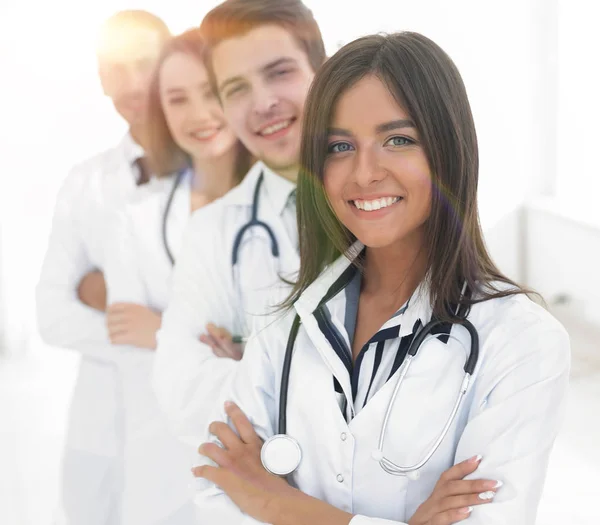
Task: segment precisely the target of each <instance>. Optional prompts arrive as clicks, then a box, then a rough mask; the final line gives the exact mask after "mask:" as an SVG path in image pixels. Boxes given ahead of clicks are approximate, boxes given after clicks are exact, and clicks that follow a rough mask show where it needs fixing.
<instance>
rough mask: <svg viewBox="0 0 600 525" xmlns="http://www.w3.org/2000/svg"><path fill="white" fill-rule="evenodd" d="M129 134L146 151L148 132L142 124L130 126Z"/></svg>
mask: <svg viewBox="0 0 600 525" xmlns="http://www.w3.org/2000/svg"><path fill="white" fill-rule="evenodd" d="M129 135H131V138H132V139H133V141H134V142H135V143H136V144H137V145H138V146H140V147H141V148H142V149H143V150H144V151H147V150H148V134H147V133H145V132H144V130H143V127H142V126H130V127H129Z"/></svg>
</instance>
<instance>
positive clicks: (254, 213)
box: [162, 169, 279, 343]
mask: <svg viewBox="0 0 600 525" xmlns="http://www.w3.org/2000/svg"><path fill="white" fill-rule="evenodd" d="M187 171H188V169H184V170H181V171H180V172H178V173H177V176H176V177H175V181H174V182H173V185H172V186H171V191H170V192H169V197H168V199H167V204H166V206H165V210H164V212H163V218H162V241H163V246H164V248H165V253H166V254H167V257H168V258H169V261H170V262H171V265H174V264H175V258H174V257H173V254H172V252H171V249H170V248H169V241H168V239H167V221H168V218H169V212H170V211H171V206H172V204H173V197H174V196H175V192H176V191H177V188H179V186H180V185H181V182H182V181H183V178H184V177H185V174H186V173H187ZM263 181H264V173H263V172H261V174H260V175H259V177H258V180H257V181H256V186H255V187H254V195H253V198H252V208H251V212H250V220H249V221H248V222H247V223H246V224H245V225H244V226H242V227H241V228H240V230H239V231H238V233H237V234H236V236H235V238H234V240H233V248H232V251H231V267H232V271H233V283H234V287H235V293H236V299H237V306H238V307H239V308H236V312H237V316H238V326H240V328H241V327H242V326H243V324H244V323H243V321H242V320H241V313H240V309H241V308H242V289H241V283H240V278H239V273H240V272H239V264H238V263H239V259H240V248H241V246H242V241H243V240H244V235H245V234H246V233H247V232H248V231H249V230H250V229H251V228H254V227H259V228H262V229H263V230H264V231H265V232H267V235H268V237H269V240H270V242H271V254H272V255H273V257H274V258H275V259H276V260H277V261H278V262H279V243H278V242H277V238H276V237H275V234H274V233H273V230H272V229H271V227H270V226H269V225H268V224H267V223H265V222H263V221H260V220H259V219H258V208H259V205H260V189H261V187H262V184H263ZM245 340H246V338H245V337H243V336H241V335H234V336H233V342H234V343H243V342H245Z"/></svg>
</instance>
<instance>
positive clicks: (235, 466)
mask: <svg viewBox="0 0 600 525" xmlns="http://www.w3.org/2000/svg"><path fill="white" fill-rule="evenodd" d="M225 412H226V414H227V416H228V417H229V419H230V420H231V422H232V423H233V425H234V427H235V429H236V430H237V432H238V434H239V437H238V435H237V434H236V433H235V432H234V431H233V430H232V429H231V427H230V426H229V425H227V424H226V423H222V422H214V423H211V425H210V427H209V430H210V433H211V434H213V435H214V436H215V437H217V438H218V440H219V441H220V442H221V443H222V444H223V446H222V447H220V446H219V445H217V444H216V443H203V444H202V445H201V446H200V448H199V449H198V452H199V453H200V454H201V455H203V456H206V457H207V458H210V459H212V460H213V461H214V462H215V463H216V464H217V465H219V466H220V467H223V468H224V469H226V470H228V471H230V472H232V473H233V474H235V475H236V476H238V477H240V478H242V479H243V480H245V481H247V482H249V483H250V484H251V485H253V486H254V487H258V488H262V489H265V490H268V491H270V492H275V493H286V492H289V490H290V486H289V485H288V484H287V482H286V481H285V479H283V478H280V477H279V476H275V475H273V474H271V473H269V472H267V471H266V470H265V468H264V467H263V466H262V462H261V460H260V450H261V447H262V444H263V442H262V439H260V437H259V436H258V435H257V434H256V432H255V431H254V427H253V426H252V423H250V421H249V420H248V418H247V417H246V415H245V414H244V413H243V412H242V410H241V409H240V407H238V406H237V405H236V404H235V403H231V402H229V401H228V402H226V403H225ZM192 472H193V473H194V475H195V476H196V473H197V472H198V470H197V468H194V469H192ZM197 477H201V476H197Z"/></svg>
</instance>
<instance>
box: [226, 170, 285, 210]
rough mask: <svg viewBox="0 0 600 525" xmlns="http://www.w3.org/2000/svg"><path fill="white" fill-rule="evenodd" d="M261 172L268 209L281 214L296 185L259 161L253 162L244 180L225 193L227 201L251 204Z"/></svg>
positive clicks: (245, 204)
mask: <svg viewBox="0 0 600 525" xmlns="http://www.w3.org/2000/svg"><path fill="white" fill-rule="evenodd" d="M261 173H263V174H264V180H263V191H264V192H265V193H266V198H267V199H268V200H269V204H270V209H272V210H273V211H274V212H275V213H276V214H277V215H281V212H282V211H283V210H284V208H285V206H286V204H287V201H288V198H289V196H290V193H292V191H294V190H295V189H296V185H295V184H294V183H292V182H290V181H289V180H287V179H284V178H283V177H282V176H281V175H277V173H275V172H274V171H273V170H271V169H270V168H269V167H267V166H266V165H265V164H264V163H263V162H261V161H258V162H257V163H256V164H254V166H252V167H251V168H250V171H248V174H247V175H246V176H245V177H244V180H242V182H240V183H239V184H238V185H237V186H236V187H235V188H233V189H232V190H231V191H230V192H229V193H228V194H227V195H228V197H227V201H228V203H229V204H232V205H234V206H235V205H237V206H240V205H241V206H252V201H253V199H254V190H255V188H256V183H257V181H258V178H259V177H260V174H261Z"/></svg>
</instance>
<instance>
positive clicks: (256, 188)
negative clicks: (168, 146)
mask: <svg viewBox="0 0 600 525" xmlns="http://www.w3.org/2000/svg"><path fill="white" fill-rule="evenodd" d="M200 30H201V31H202V36H203V38H205V39H206V45H207V46H208V58H207V62H206V65H207V68H208V70H209V74H210V76H211V83H212V84H213V88H214V89H215V92H216V93H217V96H218V97H219V100H220V102H221V104H222V107H223V113H224V115H225V118H226V120H227V122H228V124H229V126H230V127H231V129H233V130H234V132H235V133H236V135H237V136H238V137H239V138H240V140H241V141H242V143H243V144H244V145H245V146H246V147H247V148H248V150H249V151H250V152H251V153H252V154H253V156H254V157H255V158H256V159H258V162H256V164H254V166H253V167H252V168H251V169H250V171H249V173H248V174H247V175H246V177H245V178H244V180H243V181H242V182H241V183H240V184H239V185H238V186H237V187H235V188H234V189H233V190H231V191H230V192H229V193H228V194H227V195H226V196H225V197H223V198H222V199H219V200H217V201H215V202H214V203H212V204H210V205H208V206H206V207H204V208H202V209H200V210H198V211H197V212H196V213H194V216H193V217H192V218H191V220H190V221H189V223H188V226H187V229H186V232H185V235H184V241H183V245H182V249H181V252H180V253H179V255H178V260H177V265H176V267H175V271H174V273H173V289H172V292H171V296H170V298H169V304H168V307H167V309H166V310H165V312H164V314H163V318H162V326H161V329H160V331H159V332H158V338H157V339H158V347H157V352H156V358H155V361H154V363H155V364H154V373H153V376H154V387H155V391H156V395H157V398H158V400H159V402H160V403H161V406H162V407H163V409H164V411H165V412H166V414H167V415H168V417H169V419H170V421H171V423H172V424H173V427H174V429H175V431H176V432H177V435H178V436H179V437H180V438H181V439H183V440H184V441H187V442H190V443H192V444H193V445H195V446H197V444H198V439H199V436H201V435H203V434H204V432H205V427H206V425H207V424H208V422H209V421H208V417H209V414H210V413H211V412H212V411H213V410H214V406H215V405H219V404H220V401H219V395H220V393H221V392H222V391H223V389H224V387H225V385H226V384H227V382H228V381H229V378H230V377H231V375H232V371H233V370H234V369H235V367H236V365H237V362H238V360H239V359H241V356H242V353H243V341H244V338H245V336H247V335H248V334H249V332H250V330H251V327H252V324H253V323H254V320H255V318H257V317H260V316H262V315H263V314H264V313H266V312H267V311H268V310H269V306H270V304H271V303H270V302H269V300H270V299H271V298H272V293H273V291H274V290H281V291H282V293H281V299H283V298H284V297H285V295H287V288H288V285H287V284H286V283H285V282H283V281H282V277H283V278H287V279H293V278H294V276H295V274H296V272H297V270H298V265H299V257H298V251H297V249H298V244H297V240H298V226H297V221H296V201H295V188H296V176H297V174H298V169H299V152H300V135H301V130H302V125H303V124H302V115H303V109H304V102H305V100H306V96H307V93H308V90H309V87H310V84H311V82H312V79H313V77H314V74H315V71H316V70H317V69H318V68H319V67H320V66H321V65H322V64H323V62H324V61H325V49H324V45H323V40H322V37H321V32H320V30H319V26H318V24H317V22H316V20H315V19H314V17H313V14H312V12H311V11H310V10H309V9H308V8H307V7H306V6H305V5H304V4H303V3H302V2H301V1H300V0H227V1H225V2H223V3H222V4H220V5H219V6H217V7H215V8H214V9H213V10H212V11H210V12H209V13H208V14H207V15H206V17H205V18H204V20H203V22H202V24H201V26H200ZM236 261H237V262H236Z"/></svg>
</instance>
